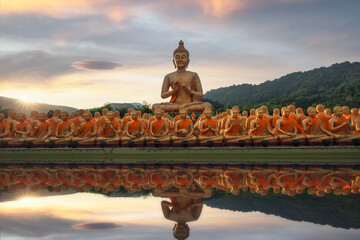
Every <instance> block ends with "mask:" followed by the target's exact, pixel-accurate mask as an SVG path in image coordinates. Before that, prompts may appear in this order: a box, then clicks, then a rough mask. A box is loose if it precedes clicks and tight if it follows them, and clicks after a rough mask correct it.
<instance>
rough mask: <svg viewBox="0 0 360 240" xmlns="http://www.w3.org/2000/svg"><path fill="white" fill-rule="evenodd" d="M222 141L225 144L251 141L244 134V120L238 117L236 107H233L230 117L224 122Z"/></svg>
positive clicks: (238, 112) (238, 111)
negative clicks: (223, 140)
mask: <svg viewBox="0 0 360 240" xmlns="http://www.w3.org/2000/svg"><path fill="white" fill-rule="evenodd" d="M224 139H225V142H226V143H227V144H228V143H238V142H239V141H250V140H251V138H250V137H249V136H248V135H247V134H246V129H245V119H244V117H242V116H241V115H240V109H239V107H238V106H234V107H233V108H232V109H231V115H230V117H229V118H228V119H227V120H226V123H225V128H224Z"/></svg>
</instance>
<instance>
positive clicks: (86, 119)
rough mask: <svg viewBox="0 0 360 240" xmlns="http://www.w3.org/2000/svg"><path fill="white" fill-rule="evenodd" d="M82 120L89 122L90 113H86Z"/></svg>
mask: <svg viewBox="0 0 360 240" xmlns="http://www.w3.org/2000/svg"><path fill="white" fill-rule="evenodd" d="M83 118H84V119H85V121H90V118H91V116H90V113H87V112H86V113H84V114H83Z"/></svg>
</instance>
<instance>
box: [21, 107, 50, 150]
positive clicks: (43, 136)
mask: <svg viewBox="0 0 360 240" xmlns="http://www.w3.org/2000/svg"><path fill="white" fill-rule="evenodd" d="M38 121H39V123H37V124H35V125H34V131H33V133H32V136H31V137H28V138H26V141H28V142H32V143H33V144H37V145H41V144H45V140H47V139H48V138H49V137H50V136H51V135H52V132H53V130H52V126H51V124H50V123H49V121H47V116H46V113H40V114H38Z"/></svg>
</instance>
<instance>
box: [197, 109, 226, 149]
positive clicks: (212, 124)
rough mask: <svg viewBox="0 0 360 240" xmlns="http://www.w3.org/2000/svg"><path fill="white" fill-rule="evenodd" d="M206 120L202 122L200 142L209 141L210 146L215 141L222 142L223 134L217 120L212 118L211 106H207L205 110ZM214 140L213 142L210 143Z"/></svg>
mask: <svg viewBox="0 0 360 240" xmlns="http://www.w3.org/2000/svg"><path fill="white" fill-rule="evenodd" d="M204 116H205V120H203V121H201V122H200V127H199V129H200V130H199V131H200V135H199V136H198V139H199V143H200V144H201V143H207V144H208V146H209V144H210V145H213V144H214V143H215V142H217V143H220V142H221V143H222V141H223V136H221V135H220V134H219V129H218V126H217V122H216V120H215V119H213V118H212V110H211V108H206V109H205V111H204ZM210 142H212V143H210Z"/></svg>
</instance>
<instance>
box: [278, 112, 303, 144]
mask: <svg viewBox="0 0 360 240" xmlns="http://www.w3.org/2000/svg"><path fill="white" fill-rule="evenodd" d="M281 113H282V118H280V119H279V120H277V121H276V127H275V129H274V132H277V135H278V138H279V140H280V142H287V143H288V142H292V141H293V140H305V136H304V135H302V134H299V133H298V130H297V127H296V125H297V122H296V120H295V119H294V118H292V117H290V109H289V108H288V107H283V108H282V109H281Z"/></svg>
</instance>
